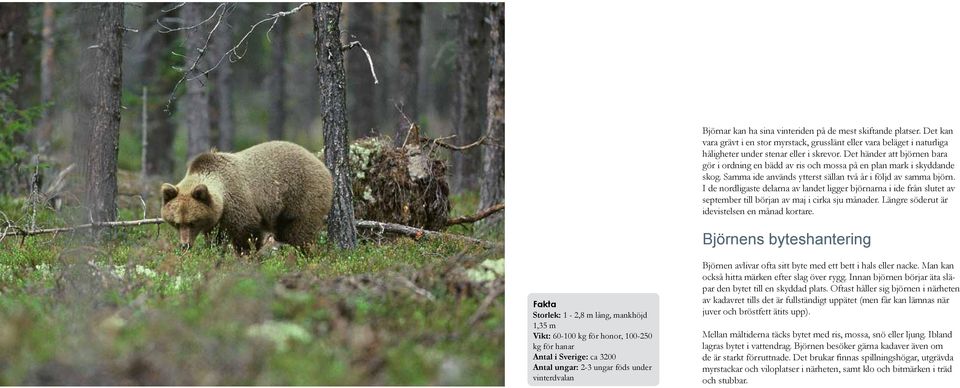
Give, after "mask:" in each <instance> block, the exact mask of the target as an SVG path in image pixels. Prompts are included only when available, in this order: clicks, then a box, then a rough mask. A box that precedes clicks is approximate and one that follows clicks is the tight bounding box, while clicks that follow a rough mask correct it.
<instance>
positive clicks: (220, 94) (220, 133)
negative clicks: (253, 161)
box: [213, 26, 236, 151]
mask: <svg viewBox="0 0 960 388" xmlns="http://www.w3.org/2000/svg"><path fill="white" fill-rule="evenodd" d="M221 28H224V30H223V31H217V33H216V35H215V36H214V37H213V45H214V49H213V52H214V53H215V54H216V55H223V53H225V52H227V51H229V50H230V48H231V47H230V45H232V44H233V34H231V33H230V31H231V30H229V29H226V28H225V27H223V26H221ZM216 73H217V85H216V87H215V88H214V91H215V92H216V94H217V148H218V149H220V150H221V151H231V150H233V138H234V134H235V133H236V128H235V127H234V122H233V101H232V98H233V85H232V84H231V83H232V82H233V66H232V65H231V64H230V60H229V59H225V60H223V62H221V63H220V67H218V68H217V70H216Z"/></svg>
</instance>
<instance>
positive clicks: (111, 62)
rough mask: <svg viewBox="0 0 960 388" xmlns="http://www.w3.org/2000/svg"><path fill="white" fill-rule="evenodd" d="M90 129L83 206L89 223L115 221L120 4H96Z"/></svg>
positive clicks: (118, 132)
mask: <svg viewBox="0 0 960 388" xmlns="http://www.w3.org/2000/svg"><path fill="white" fill-rule="evenodd" d="M98 7H99V11H100V16H99V22H98V23H97V38H96V44H97V46H98V47H96V48H94V49H92V50H93V53H92V54H93V56H94V61H95V63H96V71H95V72H94V73H93V78H94V81H93V82H94V85H93V87H94V96H95V100H94V101H95V103H94V106H93V129H92V132H91V136H90V140H91V141H90V147H91V148H90V150H89V151H90V153H89V155H88V157H87V164H88V167H87V171H88V172H89V176H87V179H85V180H84V182H85V184H86V190H85V193H86V206H87V209H89V211H90V213H91V218H92V219H93V222H104V221H115V220H116V219H117V152H118V151H119V140H120V93H121V85H122V84H123V83H122V81H123V73H122V67H121V64H122V62H123V47H122V45H123V4H122V3H102V4H99V5H98Z"/></svg>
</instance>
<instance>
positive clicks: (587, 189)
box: [506, 1, 960, 387]
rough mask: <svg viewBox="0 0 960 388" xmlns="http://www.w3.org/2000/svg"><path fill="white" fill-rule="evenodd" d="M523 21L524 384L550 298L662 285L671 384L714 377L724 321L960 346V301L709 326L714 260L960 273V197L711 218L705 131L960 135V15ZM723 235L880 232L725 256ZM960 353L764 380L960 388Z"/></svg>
mask: <svg viewBox="0 0 960 388" xmlns="http://www.w3.org/2000/svg"><path fill="white" fill-rule="evenodd" d="M506 14H507V18H506V19H507V33H506V34H507V39H506V45H507V53H506V57H507V62H506V63H507V70H506V72H507V74H506V77H507V92H506V96H507V97H506V99H507V143H508V145H509V146H508V148H509V150H508V152H507V166H508V167H507V170H508V172H507V198H508V202H509V206H508V207H509V210H508V213H509V221H508V223H507V273H508V276H507V281H508V284H507V299H506V300H507V302H506V303H507V323H506V325H507V346H506V368H507V374H506V382H507V385H511V386H525V385H526V381H527V361H526V355H527V349H526V348H527V346H528V345H527V342H526V330H527V327H526V325H527V317H528V306H526V300H527V294H528V293H531V292H655V293H658V294H660V306H661V317H662V318H661V322H660V327H661V330H662V333H661V342H660V347H661V348H660V362H661V365H660V367H661V372H660V386H662V387H689V386H694V385H699V384H700V379H701V377H702V375H701V373H700V368H701V367H702V364H701V363H700V362H699V358H700V356H702V354H703V352H702V351H701V350H700V348H701V334H700V333H701V331H702V330H706V329H718V330H724V329H739V328H753V329H757V328H766V329H768V330H772V329H774V328H783V329H787V330H790V329H798V330H799V329H801V328H802V329H804V330H807V331H812V330H826V329H830V330H844V329H848V330H852V329H858V330H859V329H863V330H869V331H879V330H887V331H889V330H894V329H896V330H901V331H903V330H926V329H941V330H944V329H952V330H954V336H955V337H954V339H953V340H952V341H951V342H949V343H948V344H949V345H948V347H949V348H950V349H951V350H952V352H953V353H954V355H955V356H957V353H958V352H960V351H958V350H960V340H958V339H957V338H956V336H957V335H960V330H958V329H960V313H958V312H960V304H957V303H960V300H958V301H956V302H954V303H952V304H950V305H949V306H940V307H932V308H931V307H903V306H897V307H893V306H889V305H887V306H883V307H870V308H861V307H853V308H844V309H836V308H829V307H828V308H824V309H821V310H816V311H815V312H814V313H815V315H814V316H811V317H810V318H806V319H789V318H783V319H780V318H765V319H757V320H751V319H737V320H718V319H709V320H708V319H703V318H701V317H700V307H701V306H700V302H699V299H700V281H699V274H700V266H701V263H702V261H703V260H712V261H720V262H723V261H728V260H741V259H746V260H768V259H769V260H771V261H774V262H778V261H782V260H793V261H804V262H822V261H824V260H827V261H836V260H839V259H843V260H845V261H852V260H855V259H856V260H865V261H866V260H873V261H875V262H876V261H880V260H886V261H892V262H899V261H907V260H914V261H915V262H916V261H919V260H921V259H937V260H944V261H949V262H953V263H954V264H960V260H958V259H957V252H958V249H957V247H956V246H955V245H954V244H956V243H957V242H958V241H960V239H958V238H957V233H956V232H957V230H958V227H957V220H958V217H957V216H958V214H957V209H958V207H957V206H956V204H953V205H949V206H946V207H938V208H928V209H930V210H921V209H917V208H910V209H890V208H886V207H884V208H882V209H883V210H878V208H876V207H865V208H859V209H857V208H844V209H833V210H829V211H828V210H821V211H818V213H819V214H818V215H816V216H812V217H810V216H806V217H789V216H774V217H750V218H748V217H744V216H741V217H730V216H720V217H717V216H713V217H706V216H702V215H700V209H701V207H700V205H699V198H700V184H701V182H700V181H699V174H698V172H699V171H700V170H699V167H700V163H701V157H700V146H699V145H700V143H699V138H700V135H699V133H700V128H701V127H702V126H704V125H710V126H717V127H729V126H748V125H751V126H771V127H779V126H801V125H806V126H822V125H827V126H830V125H832V126H854V127H858V126H871V125H873V126H899V125H904V126H944V127H947V128H954V129H960V125H958V124H960V121H958V118H960V97H958V93H960V78H958V77H960V76H958V75H960V61H958V59H960V57H958V53H960V8H958V6H955V5H953V4H952V3H947V2H902V3H892V2H843V3H838V2H794V3H780V2H777V3H773V2H764V1H738V2H722V3H721V2H706V1H704V2H691V1H682V2H676V1H672V2H666V1H658V2H598V1H593V2H533V1H510V2H508V4H507V11H506ZM951 140H952V141H953V142H954V143H956V141H957V140H958V139H956V138H954V137H951ZM957 149H958V148H957V147H956V146H953V147H952V149H951V150H957ZM950 160H952V161H954V162H955V163H957V154H956V153H952V154H951V156H950ZM954 200H960V198H954ZM703 232H717V233H727V234H738V233H743V234H762V235H766V234H767V233H768V232H773V233H777V232H781V233H788V232H789V233H798V234H802V233H806V232H811V233H814V234H816V233H818V232H820V233H828V234H829V233H838V234H849V233H856V234H869V235H872V238H873V241H872V247H871V248H869V249H862V248H859V247H829V248H826V247H799V248H784V249H776V248H770V247H765V246H764V247H748V248H743V247H724V248H717V249H710V248H705V247H703V246H702V245H701V241H702V240H701V239H702V233H703ZM954 364H955V365H954V367H955V372H954V373H953V374H949V375H944V374H938V375H931V376H926V375H922V374H900V375H895V374H890V373H887V374H867V373H863V374H845V375H824V376H815V375H807V374H791V375H786V376H780V377H773V376H770V375H765V374H756V375H753V376H752V377H750V379H751V381H752V382H753V384H750V386H754V387H768V386H777V387H808V386H811V385H818V384H826V385H827V386H839V385H841V384H844V385H846V384H853V385H855V386H873V387H899V386H944V387H946V386H956V382H957V381H960V375H958V374H957V373H960V370H957V369H956V368H957V366H958V365H957V363H956V362H955V363H954Z"/></svg>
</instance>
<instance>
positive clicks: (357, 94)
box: [345, 3, 380, 138]
mask: <svg viewBox="0 0 960 388" xmlns="http://www.w3.org/2000/svg"><path fill="white" fill-rule="evenodd" d="M345 7H347V9H346V11H347V12H346V13H347V25H348V27H347V41H354V40H357V41H360V44H362V45H363V47H366V48H368V49H370V50H376V48H378V47H379V46H380V41H379V39H378V38H379V34H378V31H376V28H375V25H374V17H373V4H371V3H348V4H346V5H345ZM371 53H372V54H379V53H377V52H376V51H371ZM378 56H379V55H378ZM346 61H347V94H348V95H349V96H350V98H351V104H349V105H347V110H348V111H349V113H350V114H349V120H350V123H351V129H352V130H353V137H354V138H360V137H363V136H366V135H376V134H377V133H378V131H377V128H376V126H377V123H376V118H377V109H378V107H377V104H376V102H375V100H374V98H375V94H376V89H375V88H374V84H373V75H372V74H370V65H369V64H368V63H367V56H366V55H364V54H363V50H360V49H359V48H356V49H352V50H350V51H348V52H347V53H346Z"/></svg>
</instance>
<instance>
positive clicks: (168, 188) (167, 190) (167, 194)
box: [160, 183, 180, 203]
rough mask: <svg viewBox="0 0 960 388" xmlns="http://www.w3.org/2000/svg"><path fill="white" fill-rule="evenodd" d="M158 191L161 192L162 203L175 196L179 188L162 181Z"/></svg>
mask: <svg viewBox="0 0 960 388" xmlns="http://www.w3.org/2000/svg"><path fill="white" fill-rule="evenodd" d="M160 191H162V192H163V203H167V202H170V200H171V199H174V198H176V197H177V194H178V193H179V192H180V190H178V189H177V186H174V185H171V184H169V183H164V184H163V186H160Z"/></svg>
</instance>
